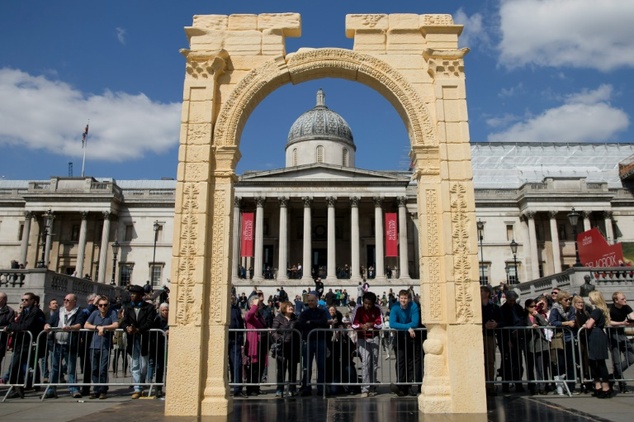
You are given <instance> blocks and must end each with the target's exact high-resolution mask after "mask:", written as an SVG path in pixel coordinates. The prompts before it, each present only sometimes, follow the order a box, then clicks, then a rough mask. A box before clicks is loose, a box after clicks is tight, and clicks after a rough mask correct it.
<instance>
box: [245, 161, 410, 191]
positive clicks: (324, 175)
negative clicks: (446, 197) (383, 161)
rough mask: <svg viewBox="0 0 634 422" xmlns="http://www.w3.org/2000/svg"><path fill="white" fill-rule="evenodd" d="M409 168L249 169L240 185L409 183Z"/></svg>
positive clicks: (310, 167)
mask: <svg viewBox="0 0 634 422" xmlns="http://www.w3.org/2000/svg"><path fill="white" fill-rule="evenodd" d="M410 177H411V175H410V174H409V173H408V172H397V171H374V170H363V169H359V168H349V167H341V166H332V165H327V164H309V165H305V166H297V167H289V168H283V169H275V170H266V171H254V172H246V173H244V174H243V175H241V176H239V181H238V186H239V185H249V184H279V183H284V184H304V183H333V182H336V183H353V184H355V183H363V184H383V183H385V184H392V183H399V184H400V183H407V182H409V180H410Z"/></svg>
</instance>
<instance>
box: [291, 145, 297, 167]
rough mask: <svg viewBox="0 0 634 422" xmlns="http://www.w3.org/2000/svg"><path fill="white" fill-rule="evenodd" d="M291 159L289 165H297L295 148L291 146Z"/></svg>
mask: <svg viewBox="0 0 634 422" xmlns="http://www.w3.org/2000/svg"><path fill="white" fill-rule="evenodd" d="M291 161H292V163H291V165H293V166H296V165H297V148H293V158H292V160H291Z"/></svg>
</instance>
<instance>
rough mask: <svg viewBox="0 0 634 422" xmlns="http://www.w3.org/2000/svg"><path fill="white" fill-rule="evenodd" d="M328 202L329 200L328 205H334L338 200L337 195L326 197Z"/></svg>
mask: <svg viewBox="0 0 634 422" xmlns="http://www.w3.org/2000/svg"><path fill="white" fill-rule="evenodd" d="M326 202H328V207H334V206H335V203H336V202H337V197H336V196H328V197H326Z"/></svg>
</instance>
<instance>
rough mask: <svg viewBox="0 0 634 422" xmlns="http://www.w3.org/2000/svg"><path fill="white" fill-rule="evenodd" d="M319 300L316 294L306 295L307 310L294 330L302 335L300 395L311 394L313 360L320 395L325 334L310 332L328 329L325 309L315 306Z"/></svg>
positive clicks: (323, 369)
mask: <svg viewBox="0 0 634 422" xmlns="http://www.w3.org/2000/svg"><path fill="white" fill-rule="evenodd" d="M318 300H319V298H318V294H317V292H315V291H313V292H310V293H309V294H308V297H307V299H306V302H307V305H308V308H306V309H305V310H304V311H303V312H302V313H301V314H300V315H299V319H298V321H297V325H296V328H297V329H298V330H299V331H300V332H301V333H302V340H303V341H302V358H303V359H302V388H301V390H300V394H301V395H302V396H309V395H311V394H312V391H311V387H310V385H309V384H310V382H311V379H312V367H313V359H315V358H316V360H317V362H316V363H317V393H318V394H322V393H323V391H324V390H323V388H324V380H325V369H326V334H327V333H326V332H315V333H312V334H311V331H313V330H317V329H320V328H328V327H329V323H328V320H329V314H328V311H326V310H325V309H323V308H321V307H319V306H317V301H318Z"/></svg>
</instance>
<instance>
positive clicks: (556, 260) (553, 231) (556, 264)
mask: <svg viewBox="0 0 634 422" xmlns="http://www.w3.org/2000/svg"><path fill="white" fill-rule="evenodd" d="M548 216H549V217H550V240H551V243H552V248H553V270H554V272H555V274H557V273H560V272H561V251H560V250H559V232H558V231H557V211H550V212H549V213H548Z"/></svg>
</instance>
